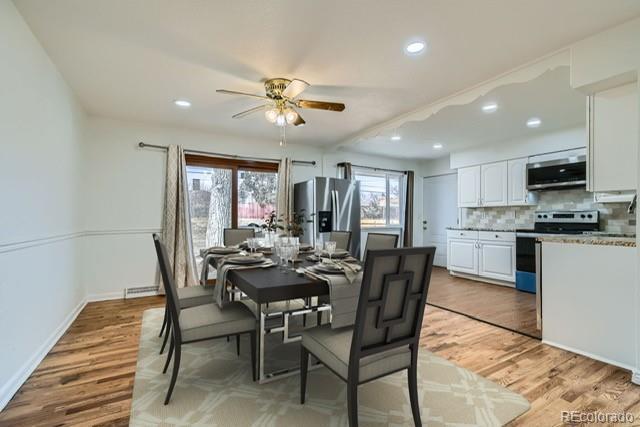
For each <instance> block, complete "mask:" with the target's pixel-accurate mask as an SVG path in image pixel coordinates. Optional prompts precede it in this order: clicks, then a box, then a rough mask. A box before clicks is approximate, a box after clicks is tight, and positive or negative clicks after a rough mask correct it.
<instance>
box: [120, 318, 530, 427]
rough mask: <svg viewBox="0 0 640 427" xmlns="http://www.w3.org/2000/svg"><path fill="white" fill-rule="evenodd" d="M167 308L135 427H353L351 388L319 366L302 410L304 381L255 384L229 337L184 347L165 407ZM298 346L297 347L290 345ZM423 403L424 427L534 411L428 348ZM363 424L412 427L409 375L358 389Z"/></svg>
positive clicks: (140, 368)
mask: <svg viewBox="0 0 640 427" xmlns="http://www.w3.org/2000/svg"><path fill="white" fill-rule="evenodd" d="M162 315H163V309H151V310H147V311H145V313H144V316H143V321H142V332H141V337H140V352H139V355H138V364H137V367H136V375H135V382H134V389H133V403H132V407H131V419H130V425H132V426H158V425H163V426H170V425H175V426H198V425H202V426H204V425H207V426H224V427H227V426H229V427H231V426H233V427H242V426H252V427H271V426H273V427H276V426H304V427H316V426H336V427H337V426H347V425H348V422H347V398H346V388H345V385H344V383H343V382H342V381H340V380H339V379H338V378H337V377H336V376H335V375H333V374H332V373H331V372H329V371H328V370H327V369H326V368H320V369H316V370H313V371H311V372H309V378H308V382H307V387H308V388H307V402H306V403H305V404H304V405H300V404H299V389H300V379H299V377H298V376H297V375H296V376H292V377H288V378H283V379H281V380H278V381H274V382H271V383H268V384H262V385H261V384H257V383H254V382H252V381H251V365H250V362H249V342H248V340H247V341H244V342H241V344H242V354H241V356H240V357H238V356H236V347H235V342H234V341H233V340H231V342H227V341H226V340H225V339H221V340H213V341H208V342H200V343H195V344H188V345H184V346H183V350H182V363H181V366H180V374H179V376H178V381H177V383H176V387H175V390H174V392H173V396H172V399H171V402H170V403H169V405H167V406H164V405H163V401H164V397H165V393H166V391H167V387H168V384H169V378H170V375H169V373H167V374H166V375H163V374H162V367H163V364H164V360H165V356H160V355H158V350H159V348H160V344H161V340H160V338H158V331H159V328H160V324H161V322H162ZM290 345H297V344H290ZM418 373H419V378H418V387H419V398H420V401H421V402H422V404H421V410H420V413H421V416H422V422H423V425H426V426H450V425H456V426H471V425H474V426H500V425H504V424H506V423H507V422H509V421H511V420H512V419H514V418H515V417H517V416H519V415H521V414H522V413H524V412H526V411H527V410H528V409H529V402H527V400H526V399H525V398H524V397H522V396H520V395H519V394H516V393H513V392H511V391H509V390H507V389H506V388H504V387H502V386H500V385H498V384H495V383H493V382H491V381H489V380H486V379H484V378H482V377H480V376H478V375H476V374H474V373H473V372H471V371H468V370H466V369H463V368H461V367H459V366H456V365H454V364H453V363H451V362H449V361H447V360H445V359H443V358H441V357H438V356H436V355H434V354H432V353H430V352H429V351H426V350H424V349H421V351H420V355H419V368H418ZM358 397H359V408H358V414H359V421H360V425H361V426H408V425H413V421H412V420H413V418H412V416H411V407H410V404H409V394H408V388H407V377H406V373H404V372H402V373H397V374H394V375H390V376H388V377H385V378H382V379H379V380H376V381H372V382H370V383H367V384H365V385H362V386H360V387H359V389H358Z"/></svg>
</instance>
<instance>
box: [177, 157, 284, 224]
mask: <svg viewBox="0 0 640 427" xmlns="http://www.w3.org/2000/svg"><path fill="white" fill-rule="evenodd" d="M184 158H185V163H186V165H187V166H201V167H210V168H219V169H229V170H231V228H238V172H239V171H253V172H275V173H276V174H277V173H278V169H279V166H280V165H279V164H278V163H273V162H260V161H256V160H240V159H227V158H224V157H212V156H203V155H197V154H185V155H184Z"/></svg>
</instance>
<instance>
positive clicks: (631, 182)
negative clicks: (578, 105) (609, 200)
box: [587, 83, 638, 192]
mask: <svg viewBox="0 0 640 427" xmlns="http://www.w3.org/2000/svg"><path fill="white" fill-rule="evenodd" d="M587 117H588V124H589V126H588V129H589V132H588V136H589V138H588V145H587V151H588V156H587V189H588V190H589V191H593V192H598V191H602V192H607V191H624V190H636V187H637V172H638V166H637V165H638V87H637V83H632V84H627V85H623V86H619V87H616V88H613V89H609V90H605V91H602V92H598V93H596V94H594V95H591V96H589V98H588V114H587Z"/></svg>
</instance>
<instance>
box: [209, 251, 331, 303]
mask: <svg viewBox="0 0 640 427" xmlns="http://www.w3.org/2000/svg"><path fill="white" fill-rule="evenodd" d="M271 259H273V261H274V262H277V259H276V257H275V256H271ZM303 259H304V261H302V262H300V263H296V268H298V267H301V266H302V267H306V266H310V265H313V264H314V263H313V262H310V261H306V255H304V256H303ZM215 263H216V260H215V259H212V260H211V265H213V266H214V267H215ZM227 280H228V281H229V282H231V283H232V284H233V285H235V286H236V287H238V289H240V290H241V291H242V292H244V293H245V294H247V296H248V297H249V298H251V299H252V300H253V301H255V302H256V303H258V304H265V303H268V302H276V301H285V300H290V299H297V298H306V297H313V296H318V295H328V294H329V286H328V285H327V283H326V282H324V281H320V280H313V279H310V278H308V277H306V276H304V275H301V274H298V273H296V272H295V271H291V270H288V271H284V270H281V269H280V268H279V267H270V268H251V269H244V270H233V269H232V270H229V272H228V273H227Z"/></svg>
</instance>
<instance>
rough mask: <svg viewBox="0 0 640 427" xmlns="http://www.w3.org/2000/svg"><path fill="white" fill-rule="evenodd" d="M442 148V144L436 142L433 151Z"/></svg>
mask: <svg viewBox="0 0 640 427" xmlns="http://www.w3.org/2000/svg"><path fill="white" fill-rule="evenodd" d="M441 148H442V144H440V143H439V142H436V143H435V144H433V149H434V150H439V149H441Z"/></svg>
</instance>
